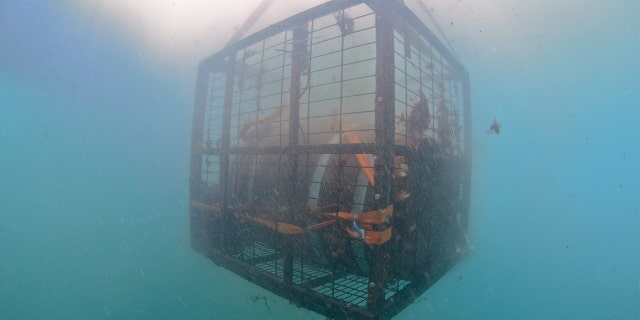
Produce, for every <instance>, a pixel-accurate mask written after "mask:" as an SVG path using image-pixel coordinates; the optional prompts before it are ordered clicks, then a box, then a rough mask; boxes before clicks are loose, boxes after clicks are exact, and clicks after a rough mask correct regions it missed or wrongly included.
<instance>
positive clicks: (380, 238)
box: [191, 201, 393, 245]
mask: <svg viewBox="0 0 640 320" xmlns="http://www.w3.org/2000/svg"><path fill="white" fill-rule="evenodd" d="M191 205H192V206H194V207H197V208H201V209H206V210H211V211H215V212H220V211H221V208H220V207H218V206H211V205H207V204H204V203H201V202H197V201H191ZM229 209H230V210H231V211H235V212H236V213H238V214H240V215H241V216H242V218H245V219H247V220H251V221H254V222H257V223H259V224H261V225H263V226H265V227H267V228H269V229H271V230H275V231H277V232H280V233H282V234H286V235H299V234H302V233H304V232H306V231H312V230H317V229H321V228H324V227H326V226H330V225H333V224H335V223H336V222H337V219H340V220H341V221H342V222H343V227H344V230H345V231H346V232H347V233H348V234H349V235H350V236H352V237H353V238H356V239H360V238H361V235H360V233H358V231H356V230H355V229H354V228H353V224H352V223H350V222H357V223H358V224H360V225H361V229H363V230H364V231H365V232H364V238H362V240H363V241H364V242H365V243H368V244H375V245H381V244H383V243H386V242H387V241H389V240H390V239H391V232H392V227H388V228H386V229H384V230H382V231H375V230H373V225H381V224H385V223H387V222H388V221H389V219H390V218H391V217H392V216H393V205H390V206H388V207H386V208H384V209H381V210H376V211H368V212H361V213H359V214H354V213H351V212H346V211H342V210H340V209H344V208H341V206H340V205H327V206H322V207H309V208H308V210H309V211H308V213H309V214H310V215H315V216H322V217H325V218H337V219H330V220H325V221H323V222H320V223H317V224H314V225H312V226H309V227H300V226H296V225H294V224H291V223H285V222H278V221H277V219H278V216H279V215H276V214H260V215H250V214H248V213H247V212H242V213H241V212H239V210H236V209H233V208H229ZM327 209H328V210H337V211H333V212H331V211H329V212H326V210H327ZM243 211H244V210H243Z"/></svg>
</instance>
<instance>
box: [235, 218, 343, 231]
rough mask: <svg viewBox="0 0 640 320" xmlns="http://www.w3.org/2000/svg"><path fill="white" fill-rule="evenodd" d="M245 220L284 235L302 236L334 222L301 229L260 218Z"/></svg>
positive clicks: (330, 221)
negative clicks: (306, 232)
mask: <svg viewBox="0 0 640 320" xmlns="http://www.w3.org/2000/svg"><path fill="white" fill-rule="evenodd" d="M245 218H247V219H249V220H252V221H255V222H258V223H260V224H261V225H263V226H265V227H267V228H269V229H272V230H275V231H278V232H280V233H282V234H286V235H296V234H302V233H303V232H305V231H309V230H316V229H320V228H323V227H326V226H329V225H332V224H334V223H335V222H336V221H335V220H327V221H323V222H320V223H317V224H314V225H312V226H309V227H306V228H303V227H299V226H296V225H294V224H290V223H284V222H277V221H272V220H270V219H266V218H261V217H253V216H249V215H246V216H245Z"/></svg>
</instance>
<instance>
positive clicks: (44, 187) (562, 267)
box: [0, 0, 640, 320]
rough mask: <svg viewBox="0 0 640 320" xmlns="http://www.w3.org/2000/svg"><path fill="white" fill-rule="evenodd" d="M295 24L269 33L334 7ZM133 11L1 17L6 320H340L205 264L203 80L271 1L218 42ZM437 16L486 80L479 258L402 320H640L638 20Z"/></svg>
mask: <svg viewBox="0 0 640 320" xmlns="http://www.w3.org/2000/svg"><path fill="white" fill-rule="evenodd" d="M142 2H144V1H142ZM279 2H280V5H281V7H278V6H277V5H276V6H275V7H274V8H272V9H271V11H270V12H271V13H267V14H266V15H265V17H264V18H263V22H262V26H260V24H258V25H257V26H256V27H255V28H257V29H259V28H262V27H264V26H266V25H268V24H271V23H274V22H277V21H278V20H280V19H282V18H284V17H286V16H288V15H291V14H293V13H296V12H298V11H300V10H302V9H306V8H309V7H311V6H312V5H315V4H318V3H321V2H322V1H320V2H318V1H315V2H313V3H312V2H309V3H308V4H307V3H304V4H299V3H297V4H296V5H291V2H287V1H279ZM409 2H410V1H407V3H409ZM118 3H119V4H120V6H119V7H118ZM126 3H127V2H126V1H120V2H118V1H115V2H100V1H93V0H92V1H6V0H0V319H221V318H224V319H257V318H261V319H282V318H292V317H293V318H306V319H323V317H322V316H320V315H318V314H315V313H312V312H309V311H306V310H304V309H301V308H297V307H296V306H294V305H291V304H290V303H289V302H288V301H286V300H284V299H281V298H279V297H277V296H275V295H273V294H271V293H270V292H268V291H266V290H263V289H261V288H259V287H257V286H256V285H254V284H252V283H250V282H247V281H245V280H243V279H241V278H240V277H238V276H235V275H234V274H232V273H231V272H229V271H227V270H226V269H223V268H221V267H217V266H215V265H214V264H213V263H211V262H210V261H209V260H207V259H206V258H204V257H203V256H200V255H199V254H197V253H196V252H195V251H193V250H192V249H191V248H190V245H189V221H188V174H189V148H190V133H191V131H190V130H191V115H192V109H191V108H192V106H193V99H194V92H195V80H196V70H197V63H198V62H199V61H200V60H201V59H203V58H204V57H206V56H208V55H209V54H211V53H213V52H214V51H216V50H219V49H220V48H222V47H223V46H224V44H225V43H226V41H228V39H229V37H230V36H231V34H232V33H233V28H234V27H237V26H238V25H239V24H241V23H242V21H244V20H245V19H246V17H247V16H248V15H249V14H250V12H251V10H253V8H255V7H256V6H257V4H258V3H259V1H248V2H247V5H246V8H245V7H239V6H237V5H235V4H233V2H228V1H227V2H220V3H219V4H216V5H215V6H218V7H217V8H213V9H215V10H208V11H207V10H204V9H203V10H198V12H199V17H201V18H202V17H204V19H205V20H206V19H209V21H210V23H208V24H204V26H203V27H202V30H201V31H200V35H198V36H195V35H194V34H195V31H194V33H189V32H190V29H188V28H187V29H179V26H180V25H181V24H190V23H192V22H193V23H194V24H195V23H196V21H195V18H194V21H190V20H189V19H188V16H187V18H186V19H181V18H180V15H179V14H178V13H176V12H178V11H171V10H175V8H173V9H172V6H175V4H173V5H172V2H170V1H169V2H166V1H165V2H159V3H161V4H162V5H160V4H156V5H152V4H149V8H148V11H144V10H143V12H141V11H140V10H142V9H140V8H141V7H131V6H133V5H131V6H129V7H127V5H126ZM150 3H153V2H150ZM282 3H284V7H286V8H287V9H288V10H291V11H290V12H285V11H283V10H282V8H283V4H282ZM426 4H427V6H428V7H429V8H431V9H432V10H431V12H432V14H433V16H434V17H435V19H436V21H437V23H438V25H439V26H440V27H441V28H442V30H443V32H444V34H445V35H446V36H447V37H448V39H449V40H450V42H451V43H452V46H453V47H454V48H455V50H456V52H457V54H458V55H459V56H460V58H461V60H462V62H463V63H464V64H465V66H466V68H467V70H468V72H469V74H470V77H471V90H472V94H471V100H472V108H473V118H472V122H473V142H474V146H473V157H474V158H473V181H472V205H471V213H470V215H471V225H470V230H469V238H470V240H471V242H472V243H473V247H474V252H473V253H472V254H471V255H470V256H469V257H467V258H466V259H465V260H463V261H462V262H461V263H459V264H458V265H457V266H456V267H455V268H454V269H452V270H451V271H450V272H449V273H448V274H447V275H445V276H444V277H443V278H442V279H441V280H440V281H439V282H437V283H436V284H435V285H434V286H433V287H432V288H431V289H430V290H428V291H427V292H426V293H425V294H423V295H422V296H421V297H420V298H419V299H417V300H416V301H415V302H414V303H413V304H412V305H410V306H409V307H408V308H406V309H405V310H404V311H402V312H401V313H400V314H399V315H398V316H397V317H396V318H397V319H599V320H600V319H601V320H622V319H640V309H639V308H640V307H639V301H640V293H639V287H640V276H639V273H640V271H639V270H640V265H639V256H640V238H639V232H638V231H639V226H640V213H639V210H640V208H639V192H640V190H639V174H640V173H639V163H640V162H639V161H640V159H639V157H638V151H639V143H640V138H639V137H640V129H639V121H640V120H639V117H640V115H639V111H638V110H639V108H640V107H639V105H640V100H639V90H640V89H639V86H640V83H639V76H640V75H639V74H640V69H639V68H640V65H639V56H640V52H639V49H638V48H639V45H640V31H639V28H640V27H639V10H640V8H639V4H638V2H637V1H636V0H620V1H606V2H605V1H574V0H562V1H554V2H547V1H498V0H484V1H482V0H473V1H463V0H458V1H434V2H433V3H430V2H426ZM189 5H190V6H191V7H197V6H205V7H206V8H208V9H211V4H209V5H208V7H207V6H206V5H205V4H204V2H199V1H193V2H192V3H191V4H189ZM183 6H184V4H183ZM298 7H300V8H298ZM296 10H297V11H296ZM114 12H115V13H114ZM180 12H184V11H180ZM274 12H275V13H274ZM276 13H277V14H276ZM278 14H280V15H278ZM149 15H153V16H156V17H159V19H160V20H162V21H164V24H163V25H162V26H164V28H154V27H153V25H151V24H138V23H137V22H139V21H138V18H140V17H147V16H149ZM183 15H184V14H183ZM115 17H119V18H118V19H116V18H115ZM123 17H124V18H123ZM276 18H277V19H276ZM254 31H255V30H254ZM157 34H159V35H160V39H161V40H156V41H155V42H154V40H152V38H153V36H154V35H157ZM494 118H495V119H496V120H497V121H498V122H500V123H501V125H502V132H501V134H500V135H487V134H486V131H487V129H488V127H489V125H490V124H491V123H492V121H493V120H494Z"/></svg>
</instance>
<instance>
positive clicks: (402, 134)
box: [190, 0, 471, 319]
mask: <svg viewBox="0 0 640 320" xmlns="http://www.w3.org/2000/svg"><path fill="white" fill-rule="evenodd" d="M470 125H471V122H470V101H469V83H468V75H467V72H466V71H465V69H464V67H463V66H462V65H461V64H460V62H459V61H458V60H457V59H456V58H455V57H454V56H453V55H452V54H451V52H449V51H448V50H447V48H446V47H445V46H444V45H443V44H442V42H441V41H440V40H438V38H437V37H436V36H435V35H434V34H433V33H432V32H431V31H430V30H429V29H428V28H427V27H426V26H425V25H424V24H423V23H422V22H421V21H420V20H419V18H418V17H417V16H416V15H415V14H414V13H412V12H411V11H410V10H409V9H408V8H407V7H406V6H404V5H403V4H402V3H400V2H397V1H388V0H378V1H333V2H329V3H326V4H324V5H321V6H318V7H315V8H312V9H310V10H307V11H305V12H302V13H300V14H297V15H295V16H292V17H290V18H288V19H286V20H284V21H281V22H279V23H276V24H274V25H272V26H270V27H268V28H266V29H264V30H262V31H259V32H257V33H255V34H253V35H251V36H249V37H247V38H245V39H243V40H240V41H238V42H236V43H234V44H231V45H229V46H227V47H226V48H224V49H223V50H222V51H220V52H218V53H216V54H214V55H212V56H211V57H209V58H207V59H205V60H203V61H202V62H201V63H200V66H199V72H198V81H197V90H196V98H195V105H194V113H193V132H192V148H191V172H190V221H191V244H192V246H193V248H194V249H195V250H197V251H198V252H200V253H202V254H203V255H205V256H206V257H208V258H209V259H211V260H212V261H213V262H215V263H216V264H218V265H221V266H223V267H225V268H227V269H229V270H231V271H233V272H235V273H236V274H238V275H240V276H242V277H244V278H246V279H248V280H249V281H252V282H254V283H256V284H258V285H260V286H262V287H264V288H266V289H268V290H270V291H272V292H274V293H276V294H278V295H280V296H282V297H285V298H287V299H289V300H290V301H292V302H294V303H296V304H297V305H299V306H302V307H305V308H307V309H310V310H313V311H315V312H318V313H320V314H323V315H325V316H327V317H331V318H339V319H346V318H362V319H388V318H391V317H393V316H394V315H396V314H397V313H398V312H400V311H401V310H402V309H403V308H404V307H406V306H407V305H409V304H410V303H411V302H412V301H413V300H415V299H416V298H417V297H418V296H420V295H421V294H422V293H423V292H424V291H426V290H427V289H428V288H429V287H430V286H431V285H432V284H433V283H435V281H437V280H438V279H439V278H440V277H441V276H442V275H443V274H445V273H446V272H447V271H448V270H449V269H450V268H451V267H452V266H453V265H454V264H455V263H456V262H457V261H458V260H459V259H460V258H461V257H462V255H463V253H464V252H465V248H466V247H467V244H468V239H467V236H466V231H467V223H468V210H469V183H470V163H471V136H470V129H471V128H470Z"/></svg>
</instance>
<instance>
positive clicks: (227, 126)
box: [220, 54, 236, 249]
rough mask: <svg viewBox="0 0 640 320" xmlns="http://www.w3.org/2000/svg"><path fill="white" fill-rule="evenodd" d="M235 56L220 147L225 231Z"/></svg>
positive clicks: (226, 240) (225, 227) (230, 66)
mask: <svg viewBox="0 0 640 320" xmlns="http://www.w3.org/2000/svg"><path fill="white" fill-rule="evenodd" d="M235 65H236V59H235V54H232V55H230V58H229V61H228V65H227V79H226V80H227V82H226V86H225V91H224V114H223V121H222V136H221V141H220V147H221V148H222V155H221V156H220V185H221V186H222V217H223V229H222V230H231V229H229V228H228V227H229V225H230V223H231V220H232V219H233V217H232V213H231V212H229V208H228V205H229V187H228V186H229V185H230V181H229V144H230V140H231V104H232V103H233V100H232V98H233V78H234V77H235ZM221 236H222V244H223V248H224V249H227V248H229V245H230V244H231V243H230V242H231V240H230V239H229V237H228V236H227V235H226V234H225V232H223V233H222V235H221Z"/></svg>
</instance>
